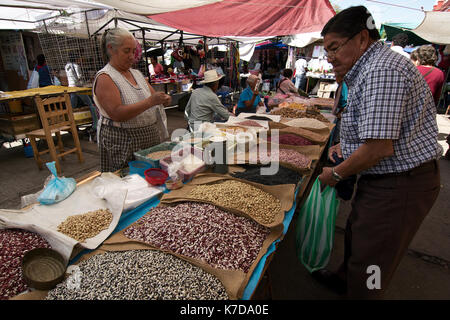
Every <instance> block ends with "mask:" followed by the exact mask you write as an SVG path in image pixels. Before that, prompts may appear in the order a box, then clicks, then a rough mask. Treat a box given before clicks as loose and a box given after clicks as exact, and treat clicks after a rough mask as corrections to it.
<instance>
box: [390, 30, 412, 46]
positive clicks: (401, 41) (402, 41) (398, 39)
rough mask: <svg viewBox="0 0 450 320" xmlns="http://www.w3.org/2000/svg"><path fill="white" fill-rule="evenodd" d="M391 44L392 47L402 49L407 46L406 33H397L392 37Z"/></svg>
mask: <svg viewBox="0 0 450 320" xmlns="http://www.w3.org/2000/svg"><path fill="white" fill-rule="evenodd" d="M392 42H393V43H394V46H400V47H402V48H404V47H406V46H407V45H408V35H407V34H406V33H397V34H396V35H395V36H393V37H392Z"/></svg>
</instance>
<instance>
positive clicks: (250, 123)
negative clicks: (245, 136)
mask: <svg viewBox="0 0 450 320" xmlns="http://www.w3.org/2000/svg"><path fill="white" fill-rule="evenodd" d="M236 124H237V125H240V126H246V127H262V125H260V124H259V123H258V122H256V121H253V120H245V121H241V122H238V123H236Z"/></svg>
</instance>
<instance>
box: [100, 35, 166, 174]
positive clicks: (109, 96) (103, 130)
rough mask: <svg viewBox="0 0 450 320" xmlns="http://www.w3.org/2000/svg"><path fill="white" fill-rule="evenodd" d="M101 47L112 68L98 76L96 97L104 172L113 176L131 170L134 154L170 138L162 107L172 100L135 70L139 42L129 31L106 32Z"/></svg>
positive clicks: (101, 159) (105, 69)
mask: <svg viewBox="0 0 450 320" xmlns="http://www.w3.org/2000/svg"><path fill="white" fill-rule="evenodd" d="M101 47H102V53H103V55H104V58H105V60H106V61H108V64H107V65H106V66H105V67H104V68H103V69H101V70H100V71H99V72H98V73H97V75H96V76H95V81H94V85H93V97H94V101H95V103H96V105H97V107H98V108H99V111H100V114H101V118H100V121H99V128H98V144H99V149H100V170H101V171H102V172H111V171H116V170H118V169H121V168H124V167H126V166H128V162H129V161H132V160H133V153H134V152H136V151H138V150H142V149H146V148H149V147H151V146H154V145H156V144H159V143H160V142H161V141H162V140H164V139H166V138H167V137H168V133H167V127H166V124H165V122H166V121H167V117H166V114H165V112H164V108H163V107H162V105H165V106H167V105H169V104H170V102H171V97H170V96H169V95H167V94H165V93H163V92H156V91H155V90H154V89H153V88H152V87H151V86H150V84H149V83H148V82H147V81H146V80H145V79H144V76H143V75H142V73H141V72H140V71H138V70H135V69H132V68H131V66H132V65H133V63H134V62H135V58H134V54H135V50H136V41H135V39H134V37H133V35H132V34H131V33H130V32H129V31H128V30H125V29H121V28H115V29H110V30H107V31H105V33H104V34H103V36H102V42H101Z"/></svg>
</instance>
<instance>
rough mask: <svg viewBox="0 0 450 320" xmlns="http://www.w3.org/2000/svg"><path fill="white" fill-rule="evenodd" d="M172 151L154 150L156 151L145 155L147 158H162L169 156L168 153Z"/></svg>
mask: <svg viewBox="0 0 450 320" xmlns="http://www.w3.org/2000/svg"><path fill="white" fill-rule="evenodd" d="M171 153H172V151H171V150H163V151H156V152H152V153H149V154H148V155H147V158H149V159H155V160H160V159H162V158H165V157H167V156H170V154H171Z"/></svg>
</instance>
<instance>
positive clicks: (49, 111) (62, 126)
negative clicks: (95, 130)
mask: <svg viewBox="0 0 450 320" xmlns="http://www.w3.org/2000/svg"><path fill="white" fill-rule="evenodd" d="M34 99H35V102H36V106H37V109H38V111H39V116H40V118H41V122H42V129H38V130H34V131H31V132H28V133H27V134H26V137H27V138H29V139H30V142H31V146H32V147H33V153H34V159H35V160H36V163H37V165H38V167H39V170H41V169H42V168H43V161H42V159H41V157H40V156H41V155H43V154H46V153H48V152H49V153H50V156H51V158H52V160H53V161H55V164H56V170H57V171H58V173H61V165H60V163H59V158H61V160H64V156H65V155H67V154H69V153H73V152H76V153H77V155H78V160H79V161H80V162H83V161H84V160H83V155H82V153H81V145H80V140H79V138H78V132H77V127H76V124H75V120H74V117H73V112H72V105H71V103H70V97H69V95H68V94H67V92H64V94H63V95H60V96H57V97H50V98H45V99H42V98H41V97H40V96H39V95H36V96H35V98H34ZM62 130H64V131H71V133H72V137H73V140H74V143H75V148H72V149H69V150H67V151H64V145H63V142H62V139H61V131H62ZM53 134H55V135H56V137H57V139H58V150H59V153H58V152H57V150H56V147H55V143H54V142H53V136H52V135H53ZM36 139H45V140H46V141H47V145H48V149H46V150H44V151H40V152H39V150H38V148H37V143H36Z"/></svg>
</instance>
